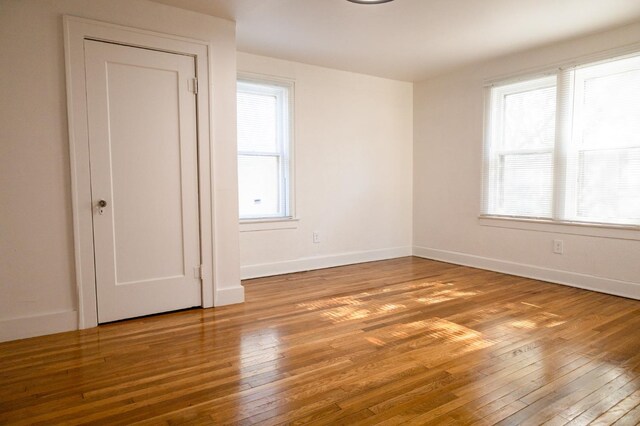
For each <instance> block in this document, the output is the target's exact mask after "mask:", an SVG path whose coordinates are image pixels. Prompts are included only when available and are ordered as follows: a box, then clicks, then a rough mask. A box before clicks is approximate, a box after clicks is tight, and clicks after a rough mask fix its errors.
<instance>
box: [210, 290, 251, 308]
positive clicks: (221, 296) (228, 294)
mask: <svg viewBox="0 0 640 426" xmlns="http://www.w3.org/2000/svg"><path fill="white" fill-rule="evenodd" d="M242 302H244V287H242V286H240V287H233V288H223V289H220V290H217V291H216V306H225V305H234V304H236V303H242Z"/></svg>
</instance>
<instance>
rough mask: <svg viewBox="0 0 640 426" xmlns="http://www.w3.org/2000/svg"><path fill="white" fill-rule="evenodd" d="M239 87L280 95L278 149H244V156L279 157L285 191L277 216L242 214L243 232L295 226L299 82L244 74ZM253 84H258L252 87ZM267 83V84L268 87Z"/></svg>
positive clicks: (278, 102)
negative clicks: (296, 98)
mask: <svg viewBox="0 0 640 426" xmlns="http://www.w3.org/2000/svg"><path fill="white" fill-rule="evenodd" d="M237 83H238V89H237V91H238V92H239V91H240V88H241V86H245V88H244V90H245V91H247V92H251V93H258V94H269V95H273V96H275V97H276V100H277V104H278V116H277V118H276V120H277V137H278V150H277V151H273V152H257V151H242V150H240V149H239V148H238V158H239V157H240V156H273V157H278V161H279V164H280V170H279V173H280V179H279V182H280V187H279V193H280V194H281V197H280V198H281V199H280V205H279V211H278V213H277V214H275V215H259V216H258V215H256V216H244V217H239V221H240V231H241V232H246V231H262V230H272V229H293V228H295V227H297V223H296V222H297V221H298V219H297V218H296V217H295V196H294V179H293V177H294V98H295V82H294V81H293V80H289V79H280V78H275V77H270V76H262V75H257V74H249V73H240V74H238V78H237ZM251 85H254V86H253V87H251ZM265 86H266V87H265Z"/></svg>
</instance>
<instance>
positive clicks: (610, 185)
mask: <svg viewBox="0 0 640 426" xmlns="http://www.w3.org/2000/svg"><path fill="white" fill-rule="evenodd" d="M489 102H490V103H489V107H488V116H487V117H488V122H487V125H488V132H487V137H486V142H485V143H486V145H485V176H484V194H485V195H484V203H483V210H482V213H483V214H484V215H492V216H506V217H519V218H539V219H547V220H556V221H570V222H584V223H605V224H623V225H625V224H626V225H629V224H630V225H640V56H638V55H636V56H629V57H624V58H616V59H613V60H609V61H607V62H601V63H597V64H586V65H582V66H580V67H574V68H571V69H563V70H559V71H558V72H557V73H556V75H553V76H550V77H544V78H532V79H529V80H526V81H521V82H518V83H512V84H503V85H496V86H494V87H491V88H490V97H489ZM557 111H560V113H559V114H558V113H557ZM556 120H559V121H558V122H557V123H556Z"/></svg>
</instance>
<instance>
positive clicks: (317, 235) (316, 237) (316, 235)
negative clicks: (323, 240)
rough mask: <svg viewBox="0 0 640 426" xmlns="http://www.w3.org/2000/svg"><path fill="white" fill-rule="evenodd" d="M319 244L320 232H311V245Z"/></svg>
mask: <svg viewBox="0 0 640 426" xmlns="http://www.w3.org/2000/svg"><path fill="white" fill-rule="evenodd" d="M319 242H320V232H318V231H313V243H314V244H318V243H319Z"/></svg>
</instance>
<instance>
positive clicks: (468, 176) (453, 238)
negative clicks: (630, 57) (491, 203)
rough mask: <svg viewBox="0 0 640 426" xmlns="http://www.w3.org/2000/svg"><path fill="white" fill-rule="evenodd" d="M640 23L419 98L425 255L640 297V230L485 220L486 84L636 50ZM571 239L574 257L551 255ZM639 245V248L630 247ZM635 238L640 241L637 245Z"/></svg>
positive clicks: (445, 80) (417, 225)
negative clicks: (504, 224) (520, 225)
mask: <svg viewBox="0 0 640 426" xmlns="http://www.w3.org/2000/svg"><path fill="white" fill-rule="evenodd" d="M638 40H640V24H638V25H633V26H628V27H624V28H620V29H617V30H614V31H610V32H607V33H601V34H597V35H593V36H590V37H586V38H582V39H578V40H573V41H570V42H566V43H561V44H556V45H552V46H548V47H545V48H541V49H536V50H532V51H527V52H523V53H520V54H516V55H511V56H508V57H504V58H500V59H496V60H492V61H488V62H484V63H480V64H476V65H474V66H469V67H466V68H464V69H460V70H458V71H455V72H451V73H448V74H446V75H443V76H441V77H438V78H434V79H430V80H428V81H425V82H422V83H418V84H416V85H415V92H414V134H415V145H414V229H413V238H414V245H415V249H414V252H415V253H416V254H417V255H421V256H424V257H430V258H435V259H441V260H446V261H451V262H454V263H463V264H469V265H472V266H478V267H484V268H488V269H494V270H500V271H504V272H511V273H516V274H520V275H527V276H532V277H537V278H544V279H547V280H550V281H555V282H561V283H568V284H572V285H576V286H581V287H585V288H592V289H596V290H600V291H606V292H612V293H616V294H622V295H626V296H631V297H636V298H640V241H638V239H640V231H628V232H617V233H614V232H608V231H606V230H602V229H600V230H588V231H586V230H585V232H591V233H599V235H600V236H599V237H594V236H584V235H573V234H565V232H581V231H580V230H579V228H576V227H566V226H565V227H563V226H555V227H554V226H553V225H551V226H547V227H546V228H545V229H544V230H531V229H529V230H522V229H510V228H499V227H493V226H484V225H483V224H481V223H480V221H479V220H478V214H479V212H480V187H481V184H480V176H481V167H482V158H481V155H482V142H483V141H482V137H483V135H482V132H483V82H484V81H486V80H489V79H493V78H496V77H501V76H508V75H509V74H514V73H520V72H522V71H526V70H528V69H533V68H538V67H545V66H550V65H554V64H557V63H562V62H566V61H568V60H570V59H572V58H576V57H580V56H584V55H591V54H594V53H596V52H600V51H603V50H607V49H613V48H618V47H621V46H624V45H628V44H632V43H637V42H638ZM556 238H557V239H561V240H564V250H565V254H563V255H557V254H553V253H552V240H553V239H556ZM626 238H631V239H626ZM634 238H635V239H634Z"/></svg>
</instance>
